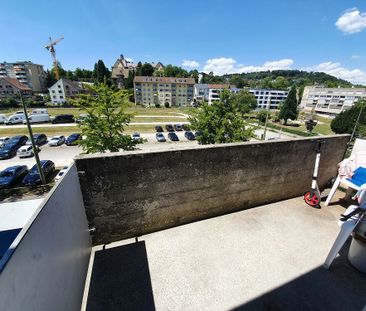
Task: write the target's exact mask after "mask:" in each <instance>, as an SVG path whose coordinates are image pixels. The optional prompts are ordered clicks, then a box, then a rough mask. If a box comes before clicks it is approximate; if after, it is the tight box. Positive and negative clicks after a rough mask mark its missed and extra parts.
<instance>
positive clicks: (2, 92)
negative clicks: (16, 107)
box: [0, 78, 32, 100]
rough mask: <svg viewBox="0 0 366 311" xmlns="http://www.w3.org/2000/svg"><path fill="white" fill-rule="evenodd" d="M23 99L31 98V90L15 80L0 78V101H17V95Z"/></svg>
mask: <svg viewBox="0 0 366 311" xmlns="http://www.w3.org/2000/svg"><path fill="white" fill-rule="evenodd" d="M20 92H22V95H23V96H24V97H30V96H32V90H31V89H30V88H29V87H28V86H27V85H24V84H22V83H20V82H19V81H18V80H17V79H15V78H0V100H1V99H5V98H15V99H18V98H19V97H18V95H19V93H20Z"/></svg>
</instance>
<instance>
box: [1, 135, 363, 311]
mask: <svg viewBox="0 0 366 311" xmlns="http://www.w3.org/2000/svg"><path fill="white" fill-rule="evenodd" d="M319 139H321V141H322V155H321V161H320V167H319V176H318V183H319V186H320V188H321V189H323V188H324V187H325V186H326V184H327V183H328V181H329V180H330V179H331V178H332V177H334V176H335V175H336V174H337V164H338V163H339V162H340V161H341V159H342V157H343V154H344V151H345V149H346V145H347V142H348V140H349V135H335V136H327V137H325V136H324V137H311V138H304V139H290V140H278V141H264V142H245V143H233V144H220V145H213V146H202V145H197V146H196V147H189V148H184V149H176V150H171V149H169V148H167V149H166V150H161V151H155V152H146V151H142V150H137V151H129V152H119V153H118V152H117V153H105V154H94V155H80V156H78V157H77V158H76V159H75V163H74V164H72V165H71V166H70V167H69V169H68V171H67V172H66V173H65V175H64V177H63V178H62V179H61V180H60V181H59V182H58V183H57V184H56V185H55V186H54V187H53V189H52V190H51V192H50V193H49V194H48V195H47V197H46V198H45V199H44V200H43V201H42V202H41V203H40V205H39V206H38V207H37V208H36V210H35V213H34V215H33V216H32V217H31V219H30V220H29V222H28V223H27V224H25V225H24V227H23V228H22V229H21V230H20V233H19V235H18V237H17V238H16V239H15V240H14V242H13V243H12V245H11V246H10V248H9V249H8V251H6V252H5V254H4V256H3V257H2V258H1V259H0V301H1V309H3V310H7V311H8V310H9V311H12V310H80V309H81V310H362V309H363V308H364V306H365V305H366V296H365V292H366V282H365V280H366V278H365V277H366V276H365V274H362V273H361V272H359V271H357V270H356V269H355V268H354V267H353V266H352V265H351V264H350V263H349V262H348V261H347V247H348V246H349V244H348V243H346V246H345V247H344V249H342V251H341V252H340V254H339V256H338V257H337V258H336V259H335V261H334V263H333V266H332V268H331V269H330V270H325V269H324V268H323V267H322V264H323V262H324V260H325V257H326V255H327V253H328V251H329V249H330V247H331V246H332V244H333V242H334V239H335V237H336V236H337V234H338V232H339V227H338V224H337V222H338V219H339V215H340V214H341V213H343V212H344V210H345V206H342V205H341V204H339V203H340V202H339V201H338V199H337V198H335V199H334V203H333V204H331V205H329V206H327V207H325V206H322V208H321V209H313V208H310V207H309V206H307V205H306V204H305V203H304V201H303V198H302V194H303V193H304V192H305V191H307V190H308V189H309V186H310V183H311V178H312V174H313V167H314V161H315V156H316V146H317V142H318V141H319ZM342 204H343V203H342ZM348 242H349V241H348Z"/></svg>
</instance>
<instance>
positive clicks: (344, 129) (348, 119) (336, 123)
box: [330, 100, 366, 135]
mask: <svg viewBox="0 0 366 311" xmlns="http://www.w3.org/2000/svg"><path fill="white" fill-rule="evenodd" d="M361 108H362V113H361V115H360V119H359V124H358V127H357V129H356V133H357V132H360V131H361V132H362V134H363V135H364V134H366V133H365V127H366V101H365V100H361V101H358V102H357V103H356V104H355V105H354V106H352V107H351V108H350V109H349V110H345V111H342V112H341V113H340V114H338V115H337V116H336V117H335V118H334V119H333V120H332V122H331V124H330V127H331V129H332V131H333V132H334V133H336V134H346V133H348V134H351V133H352V131H353V128H354V127H355V125H356V121H357V118H358V115H359V113H360V110H361Z"/></svg>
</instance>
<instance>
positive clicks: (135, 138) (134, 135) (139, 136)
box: [131, 132, 141, 141]
mask: <svg viewBox="0 0 366 311" xmlns="http://www.w3.org/2000/svg"><path fill="white" fill-rule="evenodd" d="M131 137H132V139H133V140H135V141H141V135H140V133H137V132H136V133H133V134H132V135H131Z"/></svg>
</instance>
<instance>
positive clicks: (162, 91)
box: [134, 76, 195, 107]
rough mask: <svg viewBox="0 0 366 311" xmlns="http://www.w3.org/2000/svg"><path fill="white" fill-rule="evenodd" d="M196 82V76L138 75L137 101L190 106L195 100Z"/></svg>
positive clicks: (136, 80) (150, 104)
mask: <svg viewBox="0 0 366 311" xmlns="http://www.w3.org/2000/svg"><path fill="white" fill-rule="evenodd" d="M194 84H195V80H194V78H173V77H142V76H137V77H135V79H134V94H135V103H136V104H143V105H145V106H155V105H157V104H159V105H161V106H167V105H169V106H178V107H179V106H188V105H190V103H191V102H192V101H193V87H194Z"/></svg>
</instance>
